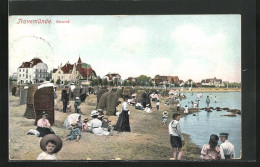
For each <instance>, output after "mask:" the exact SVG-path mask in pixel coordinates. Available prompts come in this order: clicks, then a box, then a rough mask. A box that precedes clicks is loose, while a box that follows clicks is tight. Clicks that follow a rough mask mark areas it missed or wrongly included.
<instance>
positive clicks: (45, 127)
mask: <svg viewBox="0 0 260 167" xmlns="http://www.w3.org/2000/svg"><path fill="white" fill-rule="evenodd" d="M48 115H49V114H48V113H47V112H45V111H43V112H42V118H41V119H39V120H38V121H37V128H36V130H37V131H38V132H39V133H40V135H39V136H38V137H43V136H45V135H48V134H54V132H53V130H52V129H51V125H50V122H49V120H48V119H46V116H48Z"/></svg>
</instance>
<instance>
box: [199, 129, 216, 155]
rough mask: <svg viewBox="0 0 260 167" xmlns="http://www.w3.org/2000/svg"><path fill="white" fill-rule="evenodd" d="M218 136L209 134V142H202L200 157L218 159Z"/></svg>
mask: <svg viewBox="0 0 260 167" xmlns="http://www.w3.org/2000/svg"><path fill="white" fill-rule="evenodd" d="M218 140H219V137H218V136H217V135H215V134H212V135H210V139H209V144H204V145H203V147H202V150H201V155H200V158H201V159H205V160H207V159H209V160H218V159H220V149H219V147H218Z"/></svg>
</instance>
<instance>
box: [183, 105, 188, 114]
mask: <svg viewBox="0 0 260 167" xmlns="http://www.w3.org/2000/svg"><path fill="white" fill-rule="evenodd" d="M188 109H189V108H188V106H187V105H185V107H184V114H188V113H189V111H188Z"/></svg>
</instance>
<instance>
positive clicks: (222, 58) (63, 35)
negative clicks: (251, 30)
mask: <svg viewBox="0 0 260 167" xmlns="http://www.w3.org/2000/svg"><path fill="white" fill-rule="evenodd" d="M19 19H23V20H35V19H42V20H46V19H49V20H51V23H50V24H17V23H18V22H19ZM57 20H60V21H67V20H69V23H56V21H57ZM79 56H80V58H81V60H82V61H83V62H85V63H88V64H90V65H91V66H92V68H93V69H94V70H95V71H96V74H97V75H98V76H100V77H103V76H104V75H106V74H107V73H109V72H110V73H119V74H120V75H121V77H122V79H126V78H128V77H137V76H139V75H147V76H150V77H152V78H153V77H154V76H155V75H157V74H159V75H170V76H179V79H182V80H184V81H186V80H188V79H190V78H191V79H193V80H194V81H196V82H200V81H201V80H202V79H205V78H213V77H216V78H219V79H222V80H223V81H230V82H241V16H240V15H234V14H232V15H231V14H229V15H106V16H102V15H99V16H91V15H88V16H53V15H52V16H10V17H9V75H12V74H13V73H14V72H17V68H18V67H19V66H20V65H21V64H22V63H23V62H25V61H30V60H31V59H33V58H34V57H39V58H40V59H41V60H42V61H43V62H44V63H46V64H47V65H48V68H49V69H48V71H50V70H52V69H53V68H58V66H60V65H61V64H62V65H64V64H65V63H67V62H69V63H76V62H77V60H78V58H79Z"/></svg>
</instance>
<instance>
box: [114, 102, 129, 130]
mask: <svg viewBox="0 0 260 167" xmlns="http://www.w3.org/2000/svg"><path fill="white" fill-rule="evenodd" d="M128 112H129V109H128V105H127V98H124V103H123V104H122V108H121V113H120V114H119V118H118V120H117V123H116V125H115V127H114V130H115V131H118V132H131V129H130V124H129V114H128Z"/></svg>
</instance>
